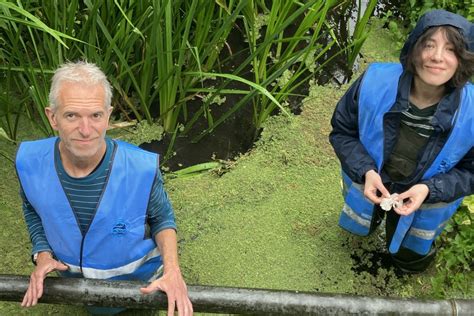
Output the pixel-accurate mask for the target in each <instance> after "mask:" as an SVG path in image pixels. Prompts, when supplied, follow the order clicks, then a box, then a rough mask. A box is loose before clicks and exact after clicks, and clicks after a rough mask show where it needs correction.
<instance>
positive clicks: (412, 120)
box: [402, 102, 438, 138]
mask: <svg viewBox="0 0 474 316" xmlns="http://www.w3.org/2000/svg"><path fill="white" fill-rule="evenodd" d="M437 107H438V103H436V104H434V105H431V106H429V107H426V108H424V109H419V108H418V107H417V106H416V105H414V104H413V103H411V102H410V106H409V107H408V110H407V111H405V112H402V124H405V125H407V126H408V127H410V128H411V129H413V130H414V131H415V132H416V133H417V134H418V135H420V136H423V137H425V138H428V137H430V136H431V134H433V132H434V127H433V125H432V124H431V119H432V118H433V116H434V114H435V112H436V109H437Z"/></svg>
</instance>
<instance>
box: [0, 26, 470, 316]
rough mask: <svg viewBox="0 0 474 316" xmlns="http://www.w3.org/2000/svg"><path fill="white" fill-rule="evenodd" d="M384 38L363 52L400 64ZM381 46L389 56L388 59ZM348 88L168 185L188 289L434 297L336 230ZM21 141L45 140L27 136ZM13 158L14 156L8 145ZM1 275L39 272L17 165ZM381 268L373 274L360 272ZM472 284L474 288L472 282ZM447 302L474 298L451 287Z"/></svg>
mask: <svg viewBox="0 0 474 316" xmlns="http://www.w3.org/2000/svg"><path fill="white" fill-rule="evenodd" d="M392 43H393V41H391V39H390V34H389V33H387V32H386V31H385V30H381V29H379V28H375V29H374V30H373V32H372V34H371V36H370V37H369V40H368V42H367V43H366V44H365V46H364V50H363V55H364V62H363V63H361V64H360V71H362V70H363V69H364V67H365V66H366V63H367V62H371V61H374V60H385V61H393V60H396V58H397V57H396V54H395V53H394V51H396V49H397V48H396V47H392V46H391V45H392ZM382 47H386V49H385V50H382ZM346 89H347V86H344V87H332V86H330V85H329V86H325V87H319V86H315V87H313V88H312V90H311V92H310V95H309V96H308V98H307V99H306V101H305V103H304V106H303V111H302V113H301V115H299V116H292V117H286V116H276V117H272V118H271V119H270V120H269V121H267V123H266V124H265V127H264V130H263V133H262V135H261V138H260V140H259V141H258V142H257V143H256V145H255V148H254V149H253V150H251V152H249V153H248V154H245V155H243V156H241V157H239V158H238V159H237V160H236V161H235V162H228V163H226V165H225V168H222V169H221V170H215V171H212V172H209V173H206V174H202V175H198V176H193V177H186V178H184V177H183V178H173V177H171V176H167V177H166V187H167V191H168V193H169V196H170V198H171V200H172V202H173V205H174V208H175V212H176V217H177V223H178V234H179V252H180V260H181V266H182V270H183V273H184V275H185V278H186V280H187V282H188V283H189V284H202V285H220V286H234V287H252V288H269V289H286V290H299V291H311V292H328V293H348V294H359V295H371V296H373V295H382V296H400V297H417V298H425V297H431V296H432V294H433V293H432V287H431V281H430V278H431V277H433V276H434V275H436V273H437V268H436V266H435V265H434V266H432V267H431V268H430V269H429V270H428V271H427V272H426V273H423V274H420V275H415V276H407V277H397V276H396V275H395V273H394V272H393V270H392V269H385V268H383V267H379V268H378V270H377V265H378V264H379V263H378V262H376V261H374V260H372V259H373V258H370V256H368V257H367V256H364V255H363V254H364V253H367V252H368V251H371V250H374V249H382V248H383V242H382V239H381V238H379V236H378V234H374V235H373V236H372V237H370V238H359V237H354V236H352V235H350V234H348V233H346V232H345V231H343V230H342V229H340V228H339V227H338V225H337V221H338V215H339V211H340V209H341V207H342V198H341V195H340V177H339V176H340V173H339V163H338V161H337V159H336V157H335V155H334V153H333V151H332V149H331V147H330V145H329V142H328V134H329V132H330V123H329V121H330V117H331V115H332V112H333V109H334V106H335V104H336V103H337V101H338V99H339V98H340V97H341V96H342V94H343V93H344V91H345V90H346ZM22 133H23V134H22V135H21V137H22V139H33V138H36V137H37V135H38V134H36V133H35V131H34V127H33V126H32V125H30V124H25V125H24V126H23V127H22ZM1 147H2V150H3V151H4V152H6V153H8V155H11V157H13V156H14V152H15V149H16V147H15V146H14V145H12V144H8V143H6V142H4V141H2V142H1ZM0 160H1V161H2V164H1V166H0V177H1V178H2V182H1V183H0V212H1V214H2V218H3V219H2V223H3V229H2V232H1V233H0V251H1V253H2V256H1V257H0V273H3V274H24V275H27V274H29V273H30V272H31V270H32V268H33V267H32V264H31V261H30V255H29V254H30V241H29V238H28V235H27V232H26V226H25V223H24V220H23V217H22V212H21V200H20V198H19V196H18V183H17V180H16V176H15V171H14V168H13V164H12V163H11V162H10V161H8V160H7V159H4V158H0ZM354 257H359V258H362V261H365V262H361V263H359V265H365V266H369V267H370V265H372V266H374V265H375V270H374V271H372V273H368V272H364V271H363V269H362V270H361V269H356V268H357V267H356V266H354V264H355V262H354V261H353V258H354ZM469 277H471V279H472V280H474V277H473V275H472V274H471V275H470V276H469ZM447 293H448V294H447V295H448V296H450V297H464V298H471V299H472V298H474V289H472V288H471V290H470V292H467V293H466V292H460V291H457V290H456V289H449V288H447ZM9 314H11V315H13V314H29V315H30V314H37V315H44V314H74V315H82V314H86V311H85V309H83V308H81V307H72V306H59V305H57V306H53V305H43V304H40V305H38V306H37V307H34V308H32V309H29V310H24V309H21V308H20V307H19V304H18V303H5V302H2V303H0V315H9Z"/></svg>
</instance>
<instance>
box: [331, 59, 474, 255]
mask: <svg viewBox="0 0 474 316" xmlns="http://www.w3.org/2000/svg"><path fill="white" fill-rule="evenodd" d="M401 74H402V66H401V65H400V64H396V63H393V64H390V63H380V64H372V65H370V67H369V68H368V70H367V71H366V73H365V75H364V78H363V81H362V83H361V88H360V95H359V138H360V141H361V143H362V144H363V145H364V147H365V149H366V150H367V152H368V153H369V155H370V156H371V157H372V159H374V161H375V163H376V164H377V167H378V170H381V167H382V163H383V145H384V130H383V117H384V115H385V113H386V112H388V111H389V110H390V108H391V107H392V106H393V105H394V103H395V101H396V96H397V87H398V80H397V78H399V77H400V75H401ZM473 104H474V88H473V86H472V85H471V84H467V85H466V86H465V87H464V88H463V90H462V94H461V102H460V105H459V107H458V109H457V113H456V114H455V116H454V117H455V118H454V126H453V128H452V130H451V133H450V135H449V138H448V140H447V142H446V143H445V145H444V146H443V148H442V149H441V151H440V153H439V154H438V156H437V157H436V158H435V159H434V161H433V162H432V164H431V165H430V166H429V168H428V169H427V170H426V172H425V173H424V174H423V176H422V180H426V179H429V178H431V177H433V176H434V175H436V174H440V173H446V172H448V171H449V170H451V169H452V168H453V167H454V166H455V165H456V164H457V163H458V162H459V161H460V160H461V159H462V158H463V157H464V156H465V155H466V154H467V152H468V151H469V150H470V149H471V148H472V146H473V145H474V109H473V108H472V107H473ZM342 178H343V195H344V206H343V209H342V212H341V216H340V219H339V225H340V226H341V227H343V228H344V229H346V230H348V231H350V232H352V233H354V234H357V235H361V236H366V235H368V233H369V229H370V223H371V221H372V215H373V211H374V205H373V203H372V202H371V201H369V200H368V199H367V198H365V197H364V186H363V184H358V183H354V182H353V181H352V180H351V179H350V178H349V177H348V176H347V175H346V174H345V173H344V172H342ZM461 201H462V198H459V199H457V200H455V201H453V202H450V203H434V204H430V203H424V204H422V205H421V207H420V208H419V209H418V210H417V211H415V212H413V213H412V214H410V215H408V216H401V217H400V220H399V222H398V225H397V228H396V230H395V233H394V235H393V238H392V241H391V244H390V246H389V251H390V252H391V253H397V252H398V251H399V249H400V247H404V248H408V249H410V250H412V251H415V252H416V253H419V254H421V255H425V254H427V253H428V252H429V251H430V249H431V245H432V243H433V241H434V239H435V238H436V237H437V236H438V235H439V234H440V233H441V231H442V230H443V228H444V226H445V224H446V222H447V221H448V220H449V219H450V218H451V216H452V215H453V214H454V213H455V211H456V209H457V208H458V207H459V204H460V203H461Z"/></svg>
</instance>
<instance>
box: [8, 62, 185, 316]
mask: <svg viewBox="0 0 474 316" xmlns="http://www.w3.org/2000/svg"><path fill="white" fill-rule="evenodd" d="M49 98H50V107H48V108H46V115H47V117H48V119H49V122H50V124H51V126H52V127H53V129H54V130H56V131H57V132H58V134H59V137H53V138H48V139H42V140H37V141H31V142H23V143H22V144H21V145H20V147H19V150H18V153H17V157H16V168H17V173H18V178H19V180H20V184H21V188H22V197H23V201H24V203H23V210H24V215H25V220H26V223H27V226H28V231H29V233H30V237H31V241H32V243H33V249H32V253H33V261H34V263H35V264H36V267H35V269H34V271H33V273H32V274H31V280H30V284H29V287H28V290H27V292H26V294H25V297H24V299H23V302H22V306H25V307H29V306H33V305H35V304H37V302H38V299H40V298H41V296H42V293H43V280H44V279H45V277H46V276H47V274H48V273H50V272H52V271H58V272H59V274H60V275H62V276H65V277H85V278H95V279H110V280H143V281H150V282H151V283H150V284H149V285H148V286H147V287H145V288H142V289H140V290H141V292H142V293H144V294H148V293H152V292H155V291H157V290H161V291H164V292H166V294H167V296H168V314H169V315H172V314H173V311H174V309H175V306H176V307H177V309H178V312H179V315H190V314H192V305H191V302H190V301H189V298H188V295H187V289H186V284H185V282H184V280H183V278H182V275H181V272H180V269H179V265H178V256H177V243H176V231H175V229H176V225H175V221H174V213H173V210H172V208H171V205H170V202H169V200H168V197H167V195H166V193H165V191H164V189H163V181H162V178H161V175H160V172H159V169H158V158H157V155H156V154H153V153H149V152H146V151H143V150H141V149H139V148H138V147H135V146H133V145H130V144H127V143H125V142H121V141H116V140H112V139H110V138H107V137H106V136H105V133H106V129H107V126H108V122H109V118H110V113H111V112H112V107H111V99H112V91H111V87H110V84H109V82H108V81H107V78H106V76H105V75H104V73H103V72H102V71H101V70H100V69H99V68H98V67H97V66H95V65H94V64H90V63H87V62H77V63H68V64H65V65H63V66H62V67H60V68H59V69H58V70H57V71H56V72H55V74H54V76H53V79H52V85H51V92H50V96H49ZM137 290H138V289H137Z"/></svg>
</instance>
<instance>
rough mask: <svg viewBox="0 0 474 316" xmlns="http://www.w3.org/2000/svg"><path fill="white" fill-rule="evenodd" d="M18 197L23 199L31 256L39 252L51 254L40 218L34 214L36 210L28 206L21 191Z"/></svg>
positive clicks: (28, 203)
mask: <svg viewBox="0 0 474 316" xmlns="http://www.w3.org/2000/svg"><path fill="white" fill-rule="evenodd" d="M20 195H21V198H22V199H23V215H24V217H25V222H26V226H27V228H28V233H29V234H30V240H31V243H32V245H33V247H32V249H31V254H35V253H38V252H40V251H49V252H53V250H52V249H51V246H50V245H49V243H48V240H47V239H46V234H45V232H44V228H43V223H42V222H41V218H40V217H39V215H38V213H36V210H35V209H34V207H33V206H32V205H31V204H30V202H28V199H27V198H26V196H25V193H24V192H23V190H21V189H20Z"/></svg>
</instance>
